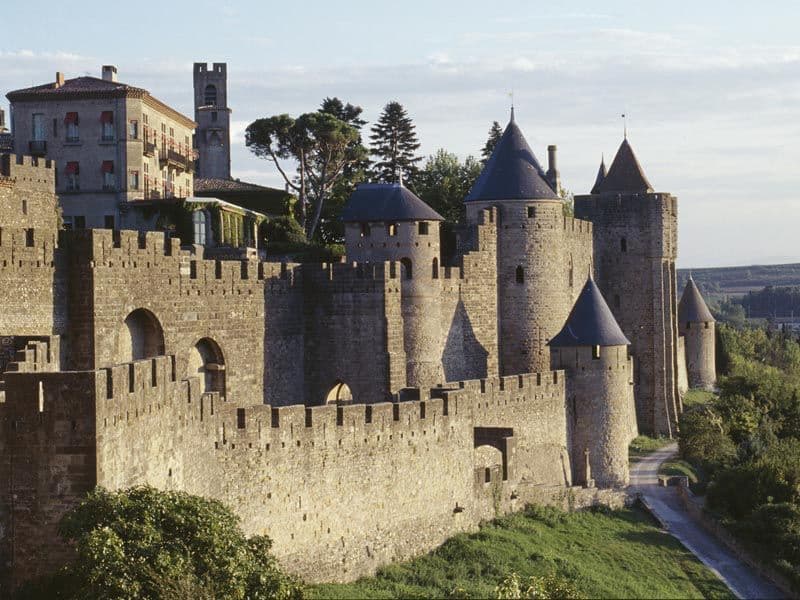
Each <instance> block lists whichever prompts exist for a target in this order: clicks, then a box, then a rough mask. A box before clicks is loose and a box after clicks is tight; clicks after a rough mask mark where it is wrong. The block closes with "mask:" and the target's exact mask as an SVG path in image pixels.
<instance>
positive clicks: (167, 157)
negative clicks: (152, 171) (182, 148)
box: [158, 149, 194, 171]
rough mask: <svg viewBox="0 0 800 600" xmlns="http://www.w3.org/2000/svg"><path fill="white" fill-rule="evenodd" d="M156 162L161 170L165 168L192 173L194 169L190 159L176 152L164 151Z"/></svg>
mask: <svg viewBox="0 0 800 600" xmlns="http://www.w3.org/2000/svg"><path fill="white" fill-rule="evenodd" d="M158 160H159V163H160V165H161V168H164V167H165V166H167V167H172V168H174V169H178V170H179V171H192V170H193V169H194V163H193V161H192V159H191V158H190V157H188V156H186V155H185V154H182V153H180V152H178V151H176V150H172V149H170V150H166V151H165V152H163V153H161V154H159V159H158Z"/></svg>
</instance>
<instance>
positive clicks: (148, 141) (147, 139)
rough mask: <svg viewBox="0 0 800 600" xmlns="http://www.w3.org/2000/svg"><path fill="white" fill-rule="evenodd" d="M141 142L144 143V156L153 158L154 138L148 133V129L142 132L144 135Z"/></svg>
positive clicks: (154, 151)
mask: <svg viewBox="0 0 800 600" xmlns="http://www.w3.org/2000/svg"><path fill="white" fill-rule="evenodd" d="M142 142H143V143H144V155H145V156H155V153H156V143H155V136H154V135H153V134H152V133H151V132H150V130H148V129H145V130H144V135H143V136H142Z"/></svg>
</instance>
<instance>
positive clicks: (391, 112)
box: [369, 101, 422, 183]
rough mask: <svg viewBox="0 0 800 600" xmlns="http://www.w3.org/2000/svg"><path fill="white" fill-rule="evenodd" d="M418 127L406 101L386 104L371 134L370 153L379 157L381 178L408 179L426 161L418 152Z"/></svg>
mask: <svg viewBox="0 0 800 600" xmlns="http://www.w3.org/2000/svg"><path fill="white" fill-rule="evenodd" d="M415 129H416V127H415V125H414V122H413V121H412V120H411V118H410V117H409V116H408V113H407V112H406V109H405V108H403V105H402V104H400V103H399V102H396V101H392V102H389V103H388V104H387V105H386V106H384V107H383V112H382V113H381V116H380V117H379V118H378V122H377V123H375V125H373V127H372V135H370V136H369V137H370V140H372V143H371V144H370V154H372V155H373V156H375V157H377V160H376V162H375V165H374V167H373V177H374V178H375V179H376V180H377V181H383V182H386V183H397V182H398V181H400V179H401V178H402V179H403V180H406V181H407V180H410V179H412V178H413V176H414V175H415V173H416V170H417V167H416V165H417V163H418V162H419V161H421V160H422V157H421V156H417V155H416V152H417V150H418V149H419V146H420V144H419V141H418V140H417V134H416V131H415Z"/></svg>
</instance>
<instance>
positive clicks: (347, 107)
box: [317, 98, 370, 244]
mask: <svg viewBox="0 0 800 600" xmlns="http://www.w3.org/2000/svg"><path fill="white" fill-rule="evenodd" d="M319 110H320V112H323V113H327V114H329V115H333V116H334V117H336V118H337V119H339V120H340V121H342V122H344V123H347V124H348V125H351V126H353V127H355V128H356V129H357V130H358V132H359V133H358V139H357V140H354V141H353V142H352V144H351V145H352V147H351V149H350V151H351V152H353V153H354V154H355V155H357V156H359V157H361V158H360V159H359V160H356V161H353V162H352V163H349V164H347V165H345V167H344V169H343V170H342V176H341V177H339V178H338V179H337V180H336V183H335V184H334V186H333V188H332V189H331V193H330V197H329V198H328V201H327V202H326V203H325V206H324V207H323V209H322V216H321V218H320V223H319V227H318V229H317V238H318V240H319V241H320V242H322V243H324V244H331V243H342V242H343V241H344V225H343V223H342V222H341V221H340V220H339V216H340V215H341V212H342V208H344V205H345V203H346V202H347V199H348V198H349V197H350V194H352V193H353V190H354V189H355V187H356V185H358V184H359V183H361V182H363V181H366V179H367V173H368V172H369V167H370V161H369V157H368V153H367V149H366V148H365V147H364V144H363V141H362V138H361V128H362V127H363V126H364V125H366V123H367V122H366V121H365V120H364V119H362V118H361V113H362V112H363V110H362V108H361V107H360V106H355V105H353V104H350V103H349V102H348V103H347V104H345V103H344V102H342V101H341V100H340V99H339V98H325V100H323V101H322V106H321V107H320V109H319Z"/></svg>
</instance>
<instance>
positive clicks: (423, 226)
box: [419, 221, 428, 235]
mask: <svg viewBox="0 0 800 600" xmlns="http://www.w3.org/2000/svg"><path fill="white" fill-rule="evenodd" d="M419 234H420V235H428V223H426V222H425V221H420V223H419Z"/></svg>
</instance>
